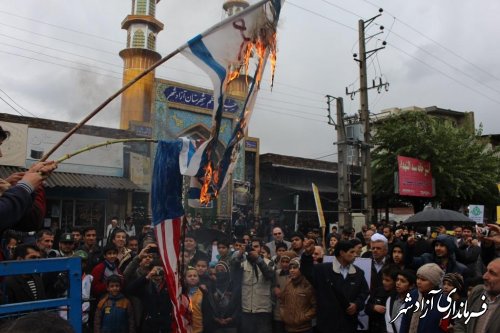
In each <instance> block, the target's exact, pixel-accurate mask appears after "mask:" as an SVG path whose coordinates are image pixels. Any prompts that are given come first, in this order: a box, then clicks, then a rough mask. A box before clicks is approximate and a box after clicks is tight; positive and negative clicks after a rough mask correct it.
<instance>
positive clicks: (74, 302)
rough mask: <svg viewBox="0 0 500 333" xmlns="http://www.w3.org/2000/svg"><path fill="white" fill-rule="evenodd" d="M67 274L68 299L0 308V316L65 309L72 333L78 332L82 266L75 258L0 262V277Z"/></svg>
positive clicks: (80, 327) (2, 306) (79, 330)
mask: <svg viewBox="0 0 500 333" xmlns="http://www.w3.org/2000/svg"><path fill="white" fill-rule="evenodd" d="M63 271H66V272H68V279H69V289H68V296H67V297H62V298H55V299H49V300H40V301H34V302H23V303H14V304H3V305H0V315H2V316H3V315H8V314H15V313H18V312H26V311H33V310H39V309H44V310H46V309H50V308H56V309H57V308H59V307H62V306H66V307H67V308H68V321H69V322H70V324H71V325H72V326H73V329H74V330H75V333H81V332H82V265H81V259H80V258H78V257H71V258H52V259H37V260H15V261H2V262H0V276H7V275H19V274H36V273H48V272H63Z"/></svg>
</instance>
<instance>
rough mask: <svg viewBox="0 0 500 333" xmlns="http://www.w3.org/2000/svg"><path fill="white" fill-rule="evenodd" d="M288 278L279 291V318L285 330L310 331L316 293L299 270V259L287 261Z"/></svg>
mask: <svg viewBox="0 0 500 333" xmlns="http://www.w3.org/2000/svg"><path fill="white" fill-rule="evenodd" d="M289 277H290V279H289V280H288V282H287V283H286V285H285V286H284V287H282V292H281V297H280V300H281V308H280V315H281V319H282V320H283V322H284V324H285V329H286V332H290V333H291V332H296V333H299V332H300V333H307V332H312V329H313V328H312V324H313V323H312V320H313V318H314V317H315V316H316V295H315V292H314V289H313V287H312V286H311V284H310V283H309V281H307V279H306V278H305V277H304V276H303V275H302V273H301V272H300V259H299V258H293V259H291V260H290V263H289Z"/></svg>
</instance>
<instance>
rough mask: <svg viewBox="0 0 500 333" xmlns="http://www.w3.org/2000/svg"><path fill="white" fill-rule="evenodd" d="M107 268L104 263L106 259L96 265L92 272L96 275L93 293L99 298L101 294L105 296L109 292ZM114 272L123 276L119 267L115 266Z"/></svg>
mask: <svg viewBox="0 0 500 333" xmlns="http://www.w3.org/2000/svg"><path fill="white" fill-rule="evenodd" d="M105 270H106V265H105V264H104V261H102V262H100V263H98V264H97V265H96V266H95V267H94V269H93V270H92V273H91V274H92V276H93V277H94V279H93V280H92V288H91V294H92V296H94V297H95V298H97V299H100V298H101V296H103V295H104V294H106V292H107V288H106V277H105V276H104V272H105ZM114 274H116V275H119V276H123V274H122V272H121V271H120V269H119V268H118V267H117V268H115V271H114Z"/></svg>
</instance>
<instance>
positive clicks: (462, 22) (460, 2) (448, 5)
mask: <svg viewBox="0 0 500 333" xmlns="http://www.w3.org/2000/svg"><path fill="white" fill-rule="evenodd" d="M223 3H224V1H223V0H182V1H181V0H162V1H160V3H159V4H158V6H157V11H156V13H157V14H156V18H157V19H158V20H160V21H161V22H163V23H164V24H165V30H164V31H162V32H161V33H160V34H159V35H158V44H157V51H158V52H160V54H161V55H162V56H164V55H166V54H168V53H169V52H170V51H172V50H174V49H176V48H177V47H178V46H180V45H181V44H183V43H184V42H186V41H187V40H189V39H190V38H191V37H193V36H194V35H196V34H198V33H200V32H202V31H204V30H205V29H206V28H208V27H210V26H211V25H213V24H215V23H217V22H219V21H220V20H221V19H222V18H223V16H224V12H223V9H222V4H223ZM379 7H381V8H383V9H384V13H383V15H382V16H381V17H379V18H377V19H376V20H375V22H374V23H375V24H372V25H370V27H369V28H368V29H367V32H366V34H367V35H372V34H375V33H377V32H378V31H379V27H380V25H383V26H384V27H385V30H384V31H385V32H384V33H383V34H381V35H378V36H376V37H374V38H372V39H371V40H370V42H369V43H368V44H367V49H368V50H370V49H374V48H377V47H380V46H381V42H382V41H383V40H386V41H387V47H386V48H385V49H384V50H382V51H379V52H378V53H377V54H376V56H373V57H371V58H370V59H369V64H370V66H369V70H368V77H369V82H371V80H372V79H374V78H377V79H378V78H380V77H382V79H383V81H384V82H386V81H387V82H389V83H390V87H389V91H388V92H383V93H381V94H377V92H376V91H375V90H372V91H370V95H369V105H370V111H371V112H372V113H375V114H376V113H378V112H380V111H381V110H382V109H385V108H391V107H408V106H413V105H415V106H419V107H427V106H433V105H435V106H438V107H440V108H444V109H452V110H456V111H474V112H475V120H476V127H478V126H479V124H480V123H482V124H483V125H484V133H486V134H489V133H500V121H499V120H498V119H499V117H498V113H499V110H500V68H499V66H498V62H499V59H500V46H499V45H498V43H497V40H498V36H499V35H500V26H499V25H498V14H499V13H500V2H499V1H498V0H476V1H465V0H439V1H436V0H418V1H415V0H414V1H401V0H370V1H364V0H349V1H340V0H290V1H286V3H285V6H284V8H283V11H282V16H281V20H280V25H279V31H278V34H279V35H278V47H279V51H278V62H277V70H276V77H275V84H274V88H273V90H272V92H271V90H270V87H269V77H266V78H264V79H265V81H264V85H263V87H262V89H261V92H260V94H259V98H258V102H257V107H256V108H255V110H254V114H253V118H252V121H251V123H250V131H249V135H250V136H255V137H259V138H260V139H261V153H276V154H284V155H292V156H300V157H307V158H320V159H322V160H325V161H334V160H336V155H335V152H336V146H334V145H333V142H334V141H335V140H336V133H335V130H334V127H332V126H329V125H328V124H327V118H326V115H327V111H326V99H325V97H324V96H325V95H326V94H329V95H333V96H339V97H343V98H344V102H345V103H344V104H345V111H346V113H348V114H354V113H356V112H357V111H358V108H359V99H358V95H357V96H356V97H355V98H354V100H351V99H350V97H348V96H346V95H345V88H346V86H348V87H349V90H350V91H352V90H356V89H358V88H359V81H358V80H357V78H358V76H359V71H358V66H357V63H355V62H354V61H353V53H357V52H358V42H357V40H358V32H357V27H358V20H359V19H360V18H363V19H369V18H371V17H373V16H375V15H377V14H378V8H379ZM130 10H131V0H105V1H104V0H44V1H39V0H18V1H7V0H3V1H0V64H1V65H0V66H1V71H0V73H1V74H0V89H1V91H0V97H1V98H2V99H4V100H5V101H6V102H8V103H9V104H10V105H11V106H12V107H13V108H15V109H16V110H14V109H13V108H11V107H10V106H9V105H7V104H6V103H5V102H3V101H2V100H0V112H4V113H12V114H19V113H21V114H22V115H25V116H36V117H40V118H49V119H57V120H63V121H73V122H79V121H80V120H81V119H83V118H84V117H85V116H86V115H87V114H88V113H90V112H91V111H92V110H93V109H94V108H95V107H97V106H98V105H99V104H101V102H102V101H104V100H105V99H106V98H107V97H109V96H110V95H111V94H112V93H114V92H115V91H116V90H118V89H119V88H120V85H121V75H122V67H123V62H122V60H121V58H120V57H119V55H118V52H119V51H120V50H121V49H123V48H124V46H125V40H126V32H125V30H122V29H121V22H122V20H123V19H124V18H125V17H126V16H127V15H128V14H130ZM157 77H160V78H165V79H169V80H174V81H179V82H183V83H188V84H192V85H196V86H201V87H205V88H209V87H210V83H209V80H208V78H207V77H206V76H205V75H204V73H202V72H201V70H199V69H197V68H196V67H194V66H193V65H191V64H190V63H189V61H188V60H186V59H185V58H184V57H183V56H181V55H179V56H177V57H176V58H174V59H172V60H171V61H169V62H167V64H166V65H164V66H163V67H161V68H160V69H159V70H157ZM119 105H120V101H119V99H117V100H116V101H115V102H113V103H112V104H111V105H109V106H108V107H107V108H106V109H104V110H103V111H101V113H100V114H99V115H98V116H97V117H96V118H94V119H93V120H92V121H91V122H90V124H92V125H99V126H108V127H114V128H117V127H118V124H119V118H120V117H119ZM332 117H333V118H334V119H335V113H332Z"/></svg>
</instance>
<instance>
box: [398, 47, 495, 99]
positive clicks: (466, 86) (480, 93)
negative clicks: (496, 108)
mask: <svg viewBox="0 0 500 333" xmlns="http://www.w3.org/2000/svg"><path fill="white" fill-rule="evenodd" d="M391 46H392V47H393V48H394V49H396V50H398V51H399V52H401V53H404V54H406V55H407V56H408V57H410V58H413V59H415V60H417V61H418V62H420V63H422V64H424V65H426V66H427V67H430V68H432V69H433V70H435V71H436V72H438V73H440V74H441V75H444V76H446V77H447V78H449V79H450V80H453V81H455V82H456V83H458V84H460V85H461V86H463V87H465V88H467V89H469V90H471V91H474V92H475V93H477V94H479V95H481V96H483V97H486V98H487V99H489V100H490V101H492V102H495V103H497V104H500V101H498V100H496V99H493V98H491V97H490V96H488V95H485V94H483V93H482V92H481V91H479V90H476V89H474V88H471V87H469V86H468V85H466V84H464V83H462V82H460V81H459V80H457V79H455V78H453V77H452V76H450V75H448V74H446V73H445V72H443V71H440V70H439V69H437V68H436V67H434V66H431V65H429V64H428V63H426V62H424V61H423V60H420V59H418V58H417V57H415V56H413V55H411V54H409V53H408V52H406V51H403V50H401V49H400V48H398V47H396V46H394V45H392V44H391Z"/></svg>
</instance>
